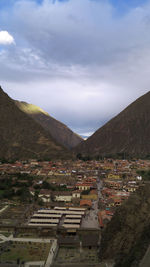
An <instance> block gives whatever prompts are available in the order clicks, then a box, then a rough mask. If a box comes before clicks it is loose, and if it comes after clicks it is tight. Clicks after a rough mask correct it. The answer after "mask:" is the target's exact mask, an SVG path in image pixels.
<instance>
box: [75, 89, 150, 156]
mask: <svg viewBox="0 0 150 267" xmlns="http://www.w3.org/2000/svg"><path fill="white" fill-rule="evenodd" d="M75 151H76V153H82V155H86V156H87V155H90V156H91V155H92V156H95V155H103V156H105V155H117V154H119V153H121V154H124V155H125V154H126V155H127V154H129V155H135V156H146V155H148V154H150V91H149V92H148V93H146V94H145V95H143V96H141V97H140V98H138V99H137V100H136V101H135V102H133V103H132V104H130V105H129V106H128V107H127V108H126V109H124V110H123V111H122V112H121V113H120V114H119V115H117V116H116V117H114V118H113V119H111V120H110V121H109V122H108V123H106V124H105V125H104V126H103V127H101V128H100V129H98V130H97V131H96V132H95V133H94V134H93V135H92V136H91V137H89V138H88V139H87V140H86V141H85V142H82V143H81V144H80V145H79V146H77V147H76V149H75Z"/></svg>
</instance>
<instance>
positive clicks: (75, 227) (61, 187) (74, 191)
mask: <svg viewBox="0 0 150 267" xmlns="http://www.w3.org/2000/svg"><path fill="white" fill-rule="evenodd" d="M149 169H150V161H149V160H126V159H124V160H121V159H120V160H114V159H111V158H108V159H105V158H104V159H103V160H99V161H96V160H91V161H81V160H76V161H75V160H74V161H73V160H70V161H61V160H59V161H37V160H34V159H31V160H28V161H27V160H25V161H16V162H13V163H10V162H5V161H3V160H1V163H0V180H1V183H0V199H1V204H0V266H22V267H23V266H25V267H27V266H28V267H29V266H41V267H42V266H43V267H44V266H46V267H48V266H53V267H57V266H67V264H70V265H71V264H78V263H80V266H82V265H81V264H83V266H84V264H85V263H86V262H88V264H89V266H102V267H103V266H105V263H104V265H103V264H100V263H99V258H98V250H99V246H100V240H101V232H102V231H103V229H105V227H106V225H107V223H109V221H110V220H111V219H112V217H113V215H114V213H115V211H116V209H117V208H118V207H119V206H121V205H122V203H123V202H124V201H126V200H127V199H128V198H129V196H130V195H131V194H135V193H136V190H137V189H138V188H139V186H142V185H143V184H144V183H147V182H148V181H147V178H146V177H147V176H146V174H147V172H149ZM66 259H67V264H66ZM5 264H6V265H5ZM63 264H64V265H63ZM68 266H69V265H68ZM85 266H88V265H85Z"/></svg>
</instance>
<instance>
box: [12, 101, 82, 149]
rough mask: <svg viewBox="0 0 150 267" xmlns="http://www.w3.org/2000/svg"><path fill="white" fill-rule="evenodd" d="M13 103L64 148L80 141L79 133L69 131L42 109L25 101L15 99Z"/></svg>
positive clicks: (73, 145)
mask: <svg viewBox="0 0 150 267" xmlns="http://www.w3.org/2000/svg"><path fill="white" fill-rule="evenodd" d="M15 103H16V105H17V106H18V107H19V109H20V110H22V111H23V112H25V113H26V114H28V115H29V116H30V117H31V118H33V119H34V120H35V121H37V122H38V123H39V124H40V125H41V126H42V127H43V128H44V129H46V130H47V131H48V132H49V133H50V134H51V135H52V136H53V138H54V139H55V140H56V141H57V142H58V143H60V144H61V145H63V146H65V147H66V148H69V149H70V148H73V147H75V146H77V145H78V144H79V143H81V142H82V140H83V139H82V138H81V137H80V136H79V135H77V134H75V133H74V132H73V131H71V130H70V129H69V128H68V127H67V126H66V125H65V124H63V123H61V122H60V121H58V120H56V119H54V118H53V117H51V116H50V115H49V114H48V113H47V112H45V111H44V110H43V109H41V108H39V107H37V106H35V105H32V104H28V103H26V102H19V101H15Z"/></svg>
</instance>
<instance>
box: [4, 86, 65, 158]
mask: <svg viewBox="0 0 150 267" xmlns="http://www.w3.org/2000/svg"><path fill="white" fill-rule="evenodd" d="M0 147H1V149H0V158H6V159H15V158H16V159H27V158H40V159H43V158H61V157H62V158H63V157H64V158H66V157H68V156H69V153H68V151H67V150H66V149H64V148H63V147H62V146H61V145H59V144H57V143H56V142H55V141H54V139H53V138H52V136H51V135H50V134H49V133H48V132H47V131H45V130H44V129H43V128H42V127H41V125H39V124H38V123H37V122H35V121H34V120H33V119H32V118H30V117H29V116H27V115H26V114H25V113H24V112H22V111H21V110H20V109H19V108H18V107H17V106H16V105H15V103H14V101H13V100H12V99H11V98H10V97H9V96H8V95H7V94H6V93H4V91H3V90H2V88H1V87H0Z"/></svg>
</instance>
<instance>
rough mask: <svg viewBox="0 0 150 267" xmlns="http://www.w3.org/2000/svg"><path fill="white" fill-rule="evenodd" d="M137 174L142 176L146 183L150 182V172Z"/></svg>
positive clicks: (138, 172) (145, 171) (139, 171)
mask: <svg viewBox="0 0 150 267" xmlns="http://www.w3.org/2000/svg"><path fill="white" fill-rule="evenodd" d="M137 174H138V175H140V176H142V178H143V180H144V181H150V170H137Z"/></svg>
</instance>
